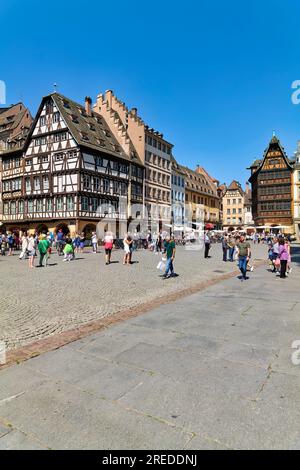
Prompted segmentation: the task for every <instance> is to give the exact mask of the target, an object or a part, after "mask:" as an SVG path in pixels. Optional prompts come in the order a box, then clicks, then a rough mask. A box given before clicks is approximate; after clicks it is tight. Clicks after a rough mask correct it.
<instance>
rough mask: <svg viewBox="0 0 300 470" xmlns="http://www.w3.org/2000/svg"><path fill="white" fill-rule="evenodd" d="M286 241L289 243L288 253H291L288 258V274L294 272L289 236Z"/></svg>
mask: <svg viewBox="0 0 300 470" xmlns="http://www.w3.org/2000/svg"><path fill="white" fill-rule="evenodd" d="M285 243H286V245H287V249H288V253H289V258H288V262H287V270H286V274H287V275H288V274H291V272H292V266H291V263H292V257H291V242H290V240H289V239H288V238H287V237H286V238H285Z"/></svg>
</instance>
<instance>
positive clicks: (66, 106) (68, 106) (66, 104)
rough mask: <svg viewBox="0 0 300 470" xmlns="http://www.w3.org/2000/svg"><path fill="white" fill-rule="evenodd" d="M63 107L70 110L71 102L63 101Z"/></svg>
mask: <svg viewBox="0 0 300 470" xmlns="http://www.w3.org/2000/svg"><path fill="white" fill-rule="evenodd" d="M63 105H64V107H65V108H67V109H70V104H69V101H67V100H63Z"/></svg>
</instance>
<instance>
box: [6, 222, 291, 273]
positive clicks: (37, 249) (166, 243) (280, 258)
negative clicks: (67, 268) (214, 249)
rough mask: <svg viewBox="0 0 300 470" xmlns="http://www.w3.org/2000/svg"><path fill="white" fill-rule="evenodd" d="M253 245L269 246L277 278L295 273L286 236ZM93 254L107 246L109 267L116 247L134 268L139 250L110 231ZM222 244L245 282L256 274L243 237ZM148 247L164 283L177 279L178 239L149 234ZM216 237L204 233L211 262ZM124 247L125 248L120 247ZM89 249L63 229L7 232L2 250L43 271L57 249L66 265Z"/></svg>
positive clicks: (227, 237)
mask: <svg viewBox="0 0 300 470" xmlns="http://www.w3.org/2000/svg"><path fill="white" fill-rule="evenodd" d="M251 239H252V241H253V242H254V243H255V244H256V243H264V242H265V243H267V244H268V258H269V262H270V266H271V270H272V272H273V273H275V274H276V276H279V277H280V278H286V277H287V276H288V275H289V274H290V273H291V272H292V267H291V243H290V240H289V239H288V238H286V237H284V236H283V235H281V234H279V235H277V236H276V235H274V234H267V235H264V236H260V235H258V234H253V235H252V236H251ZM90 240H91V245H92V252H93V253H97V252H98V246H99V244H100V243H102V244H103V247H104V250H105V264H106V265H109V264H111V262H112V261H111V255H112V250H113V248H114V247H118V248H119V247H122V248H123V250H124V257H123V264H124V265H127V266H129V265H131V264H132V263H133V261H132V255H133V252H134V250H135V249H136V248H137V245H136V243H135V242H136V236H135V235H134V234H133V235H132V234H130V233H127V234H126V235H125V236H124V238H123V240H122V243H121V242H119V243H118V245H117V240H115V237H114V235H113V233H112V232H110V231H107V232H106V233H105V234H104V237H103V238H98V236H97V233H96V232H92V234H91V236H90ZM220 240H221V247H222V259H223V261H224V262H227V261H229V262H237V264H238V266H239V269H240V271H241V276H240V279H241V280H246V279H248V277H247V271H253V269H254V268H253V266H251V264H250V259H251V248H250V243H249V241H247V240H246V238H245V236H244V235H243V234H224V235H223V236H222V238H221V239H220ZM145 241H146V243H145V244H143V245H142V247H143V248H147V249H149V250H150V251H153V252H154V253H155V254H159V253H161V255H162V259H161V261H160V262H159V264H158V268H159V269H160V270H162V271H163V272H164V274H163V275H162V278H163V279H166V278H169V277H174V276H176V274H175V273H174V264H173V262H174V259H175V252H176V242H175V239H174V236H170V235H168V234H167V233H166V232H162V231H158V232H157V233H155V234H154V235H152V234H151V232H150V231H149V232H148V233H147V235H146V236H145ZM212 242H213V240H212V235H211V233H210V232H209V231H205V232H204V257H205V258H209V257H210V256H209V252H210V248H211V244H212ZM120 243H121V245H120ZM85 245H86V235H85V234H84V232H81V233H75V235H74V236H73V237H71V236H70V234H65V233H64V231H63V230H62V229H59V230H58V231H57V232H56V234H54V233H53V232H47V233H40V234H38V233H37V232H36V233H28V234H27V233H26V232H24V233H22V234H20V237H19V235H18V234H15V233H12V232H6V233H2V234H0V247H1V254H2V256H4V255H5V254H6V253H7V254H8V256H11V255H12V254H13V251H14V250H20V254H19V259H20V260H24V259H28V265H29V268H33V267H34V266H35V264H34V261H35V258H37V257H38V260H39V263H38V266H39V267H47V266H48V265H49V259H50V255H51V253H52V250H53V247H55V248H56V251H57V254H58V255H59V256H63V261H72V260H74V259H75V256H76V254H77V253H83V252H84V247H85Z"/></svg>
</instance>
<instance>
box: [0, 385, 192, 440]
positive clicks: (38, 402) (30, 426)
mask: <svg viewBox="0 0 300 470" xmlns="http://www.w3.org/2000/svg"><path fill="white" fill-rule="evenodd" d="M0 417H1V418H0V419H3V418H4V419H6V420H9V421H10V422H13V423H14V424H15V425H16V426H17V427H18V428H19V429H20V430H22V431H23V432H24V431H25V430H26V433H30V435H32V436H34V437H36V438H38V439H39V441H40V442H43V443H47V447H50V448H52V449H55V448H56V449H76V448H84V449H119V448H121V449H125V448H126V449H131V448H133V449H135V448H139V449H147V448H149V446H150V447H151V448H153V449H178V448H184V447H185V446H186V445H187V444H188V442H189V441H190V439H191V438H192V435H191V433H189V432H185V431H183V430H182V429H181V428H176V427H174V426H170V425H167V424H164V423H163V422H161V421H159V420H157V419H155V418H153V417H151V416H146V415H144V414H138V413H136V412H134V411H131V410H128V409H125V408H124V407H121V406H119V405H117V404H114V403H111V402H108V401H106V400H103V399H100V398H99V397H96V396H95V395H92V394H90V393H87V392H85V391H83V390H81V389H78V388H76V387H74V386H71V385H68V384H66V383H63V382H52V383H45V384H43V385H41V386H40V387H38V388H36V389H35V390H32V391H31V392H30V393H26V394H24V395H22V396H20V397H18V398H16V399H15V400H14V401H13V402H8V403H6V404H1V403H0ZM0 441H1V440H0Z"/></svg>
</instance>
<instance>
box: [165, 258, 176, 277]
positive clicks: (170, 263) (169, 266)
mask: <svg viewBox="0 0 300 470" xmlns="http://www.w3.org/2000/svg"><path fill="white" fill-rule="evenodd" d="M169 271H170V272H171V274H173V273H174V267H173V260H172V258H168V259H167V263H166V270H165V276H167V275H168V274H169Z"/></svg>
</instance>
